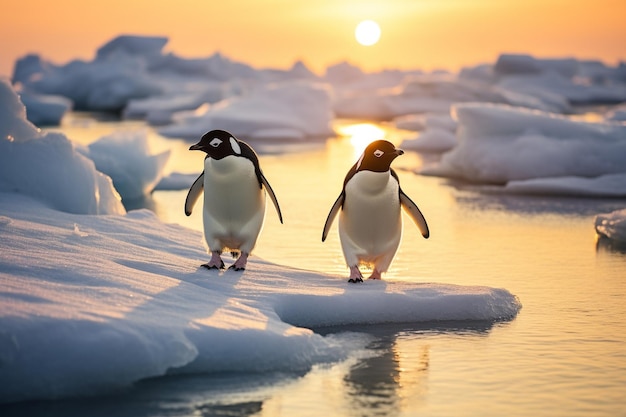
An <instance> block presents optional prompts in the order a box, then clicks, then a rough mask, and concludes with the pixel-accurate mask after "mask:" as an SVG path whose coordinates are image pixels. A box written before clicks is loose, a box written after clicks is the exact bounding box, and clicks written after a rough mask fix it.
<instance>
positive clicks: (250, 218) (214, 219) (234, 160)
mask: <svg viewBox="0 0 626 417" xmlns="http://www.w3.org/2000/svg"><path fill="white" fill-rule="evenodd" d="M189 150H191V151H196V150H197V151H203V152H206V157H205V158H204V170H203V171H202V173H201V174H200V176H198V178H197V179H196V180H195V182H194V183H193V184H192V185H191V188H190V189H189V192H188V193H187V198H186V200H185V214H186V215H187V216H189V215H191V212H192V209H193V206H194V205H195V204H196V201H197V200H198V198H199V197H200V194H201V193H202V192H203V191H204V207H203V212H202V216H203V217H202V219H203V225H204V239H205V241H206V244H207V246H208V247H209V251H210V252H211V259H210V260H209V262H207V263H205V264H203V265H202V266H203V267H205V268H207V269H224V261H222V258H221V254H222V252H223V251H224V250H229V251H231V252H232V253H233V255H234V256H235V255H236V254H237V252H239V257H238V258H237V260H236V261H235V263H233V264H232V265H231V266H230V267H229V269H233V270H235V271H242V270H244V269H245V268H246V264H247V261H248V256H249V255H250V253H251V251H252V249H253V248H254V246H255V244H256V241H257V238H258V236H259V233H260V232H261V228H262V227H263V221H264V218H265V192H267V195H269V197H270V199H271V200H272V202H273V203H274V207H275V208H276V211H277V212H278V219H279V220H280V222H281V224H282V223H283V215H282V213H281V211H280V206H279V205H278V200H277V199H276V195H275V194H274V190H272V187H271V186H270V184H269V182H268V181H267V179H266V178H265V176H264V175H263V172H262V171H261V167H260V166H259V158H258V156H257V154H256V153H255V152H254V150H253V149H252V148H251V147H250V146H249V145H248V144H247V143H245V142H243V141H241V140H238V139H237V138H236V137H235V136H233V135H232V134H230V133H228V132H226V131H224V130H212V131H210V132H207V133H205V134H204V135H203V136H202V138H201V139H200V142H198V143H196V144H195V145H192V146H191V147H190V148H189ZM263 188H265V192H263Z"/></svg>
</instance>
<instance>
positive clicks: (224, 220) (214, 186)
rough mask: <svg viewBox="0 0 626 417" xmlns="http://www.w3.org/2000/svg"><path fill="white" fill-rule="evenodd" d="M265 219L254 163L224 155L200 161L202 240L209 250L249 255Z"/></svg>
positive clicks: (261, 194) (263, 200)
mask: <svg viewBox="0 0 626 417" xmlns="http://www.w3.org/2000/svg"><path fill="white" fill-rule="evenodd" d="M264 218H265V193H264V191H263V189H262V188H261V187H260V185H259V181H258V179H257V177H256V173H255V171H254V164H253V163H252V162H251V161H250V160H249V159H246V158H242V157H238V156H227V157H224V158H222V159H219V160H216V159H212V158H206V159H205V161H204V208H203V220H204V237H205V240H206V243H207V245H208V246H209V249H210V250H211V251H221V250H224V249H232V250H235V249H238V250H241V251H242V252H246V253H250V252H251V251H252V248H253V247H254V245H255V244H256V240H257V237H258V235H259V233H260V231H261V228H262V227H263V220H264Z"/></svg>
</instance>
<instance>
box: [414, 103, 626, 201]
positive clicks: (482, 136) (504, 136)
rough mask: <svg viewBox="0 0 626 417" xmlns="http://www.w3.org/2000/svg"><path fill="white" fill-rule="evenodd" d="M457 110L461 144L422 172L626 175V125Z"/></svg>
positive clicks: (490, 108) (479, 176)
mask: <svg viewBox="0 0 626 417" xmlns="http://www.w3.org/2000/svg"><path fill="white" fill-rule="evenodd" d="M455 112H456V117H457V119H458V122H459V129H458V135H457V136H458V140H459V144H458V145H457V146H456V147H455V148H454V149H452V150H451V151H450V152H448V153H446V154H444V155H443V157H442V159H441V161H440V163H439V164H438V165H437V166H434V167H428V168H425V169H424V170H423V171H422V173H424V174H428V175H440V176H446V177H454V178H462V179H465V180H469V181H473V182H481V183H493V184H505V183H507V182H509V181H522V180H530V179H535V178H548V177H572V176H574V177H583V178H597V177H601V176H606V175H612V174H624V173H626V125H623V124H619V123H590V122H583V121H580V120H578V119H575V118H572V117H566V116H559V115H554V114H550V113H545V112H540V111H532V110H528V109H523V108H514V107H509V106H502V105H489V104H479V103H472V104H459V105H457V106H455ZM609 183H611V184H614V185H618V184H617V182H613V181H606V182H605V183H604V185H607V184H609ZM562 184H563V183H562ZM605 191H606V190H605ZM617 192H618V193H619V190H618V191H617Z"/></svg>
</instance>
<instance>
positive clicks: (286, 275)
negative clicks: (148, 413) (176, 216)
mask: <svg viewBox="0 0 626 417" xmlns="http://www.w3.org/2000/svg"><path fill="white" fill-rule="evenodd" d="M0 229H1V233H2V239H1V240H0V281H1V282H2V291H1V292H0V360H1V361H2V372H0V402H11V401H19V400H34V399H45V398H61V397H68V396H76V395H89V394H101V393H105V392H108V391H111V390H115V389H118V388H121V387H125V386H129V385H131V384H132V383H134V382H136V381H138V380H141V379H144V378H148V377H155V376H160V375H164V374H165V373H166V372H171V373H199V372H203V373H210V372H224V371H226V372H262V371H285V372H303V371H306V370H308V369H310V367H311V366H312V365H314V364H316V363H323V362H330V361H338V360H341V359H343V358H346V357H347V355H348V353H349V352H350V351H353V350H354V349H357V348H359V347H364V343H363V342H360V343H359V342H355V341H352V342H351V343H341V339H337V337H333V336H330V337H323V336H321V335H319V334H316V333H313V332H312V331H311V330H308V329H307V328H304V327H313V328H314V327H320V326H328V325H341V324H374V323H390V322H402V323H406V322H427V321H439V320H486V321H496V320H505V319H510V318H512V317H514V316H515V315H516V314H517V312H518V310H519V309H520V307H521V306H520V303H519V300H518V299H517V297H515V296H514V295H512V294H511V293H509V292H508V291H506V290H504V289H494V288H488V287H474V286H472V287H468V286H456V285H449V284H434V283H415V282H414V283H411V282H392V281H381V282H372V281H368V282H365V283H364V284H363V285H358V286H355V285H350V284H348V283H347V282H346V281H345V280H344V279H343V278H338V277H331V276H326V275H322V274H318V273H314V272H307V271H303V270H296V269H291V268H288V267H283V266H277V265H273V264H269V263H267V262H264V261H261V260H259V259H255V258H252V259H251V260H250V262H249V263H248V268H247V269H246V271H244V272H242V273H238V272H234V271H224V272H217V271H208V270H206V269H204V268H202V267H200V264H201V263H202V262H204V261H205V260H206V257H207V254H206V253H205V251H204V248H203V245H202V244H201V240H202V236H201V234H200V233H199V232H197V231H192V230H188V229H185V228H183V227H181V226H178V225H174V224H164V223H162V222H160V221H159V220H158V219H157V218H156V216H155V215H154V214H153V213H151V212H149V211H147V210H139V211H131V212H129V213H128V214H127V215H126V216H85V215H80V216H79V215H71V214H67V213H63V212H58V211H54V210H51V209H49V208H47V207H45V206H43V205H41V204H40V203H38V202H36V201H34V200H31V199H30V198H28V197H25V196H20V195H18V194H2V195H0ZM25 248H27V249H25ZM25 250H27V251H28V256H25ZM363 305H367V308H366V309H364V308H363ZM303 326H304V327H303Z"/></svg>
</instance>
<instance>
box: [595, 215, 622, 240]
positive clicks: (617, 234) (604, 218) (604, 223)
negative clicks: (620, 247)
mask: <svg viewBox="0 0 626 417" xmlns="http://www.w3.org/2000/svg"><path fill="white" fill-rule="evenodd" d="M595 225H596V232H598V234H599V235H601V236H605V237H607V238H608V239H610V240H613V241H615V242H619V243H626V209H622V210H616V211H614V212H611V213H608V214H599V215H598V216H596V223H595Z"/></svg>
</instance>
